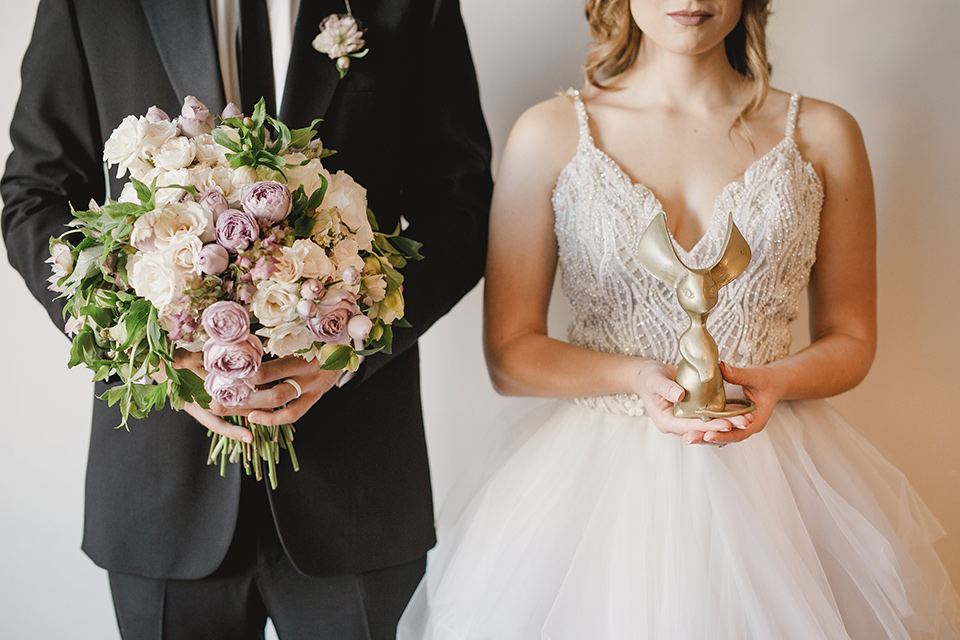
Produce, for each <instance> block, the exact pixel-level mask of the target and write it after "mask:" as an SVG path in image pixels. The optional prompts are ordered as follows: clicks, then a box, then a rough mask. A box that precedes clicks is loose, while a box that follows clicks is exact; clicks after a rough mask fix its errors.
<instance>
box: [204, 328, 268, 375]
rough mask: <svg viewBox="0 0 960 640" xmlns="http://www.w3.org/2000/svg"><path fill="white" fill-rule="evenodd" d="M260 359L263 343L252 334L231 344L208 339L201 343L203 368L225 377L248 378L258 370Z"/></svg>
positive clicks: (261, 358) (261, 357)
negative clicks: (203, 343)
mask: <svg viewBox="0 0 960 640" xmlns="http://www.w3.org/2000/svg"><path fill="white" fill-rule="evenodd" d="M261 360H263V344H261V342H260V340H259V338H257V337H256V336H253V335H248V336H247V337H246V338H245V339H244V340H241V341H240V342H236V343H233V344H223V343H220V342H217V341H216V340H210V341H208V342H207V343H206V344H205V345H203V368H204V369H206V370H207V371H209V372H210V373H215V374H217V375H220V376H224V377H226V378H249V377H250V376H252V375H254V374H255V373H256V372H257V371H259V370H260V361H261Z"/></svg>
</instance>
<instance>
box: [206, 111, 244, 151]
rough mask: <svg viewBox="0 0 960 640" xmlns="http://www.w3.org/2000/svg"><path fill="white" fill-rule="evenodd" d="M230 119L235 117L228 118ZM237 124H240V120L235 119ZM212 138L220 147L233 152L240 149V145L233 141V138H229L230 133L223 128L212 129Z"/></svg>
mask: <svg viewBox="0 0 960 640" xmlns="http://www.w3.org/2000/svg"><path fill="white" fill-rule="evenodd" d="M232 120H235V118H231V119H230V121H232ZM230 121H228V122H230ZM239 124H240V121H239V120H237V126H239ZM213 140H214V142H216V143H217V144H219V145H220V146H221V147H225V148H227V149H229V150H230V151H233V152H234V153H237V152H239V151H241V150H242V147H241V146H240V145H239V144H237V143H236V142H234V141H233V140H231V139H230V135H229V134H228V133H227V132H226V131H224V130H223V129H219V128H218V129H214V130H213Z"/></svg>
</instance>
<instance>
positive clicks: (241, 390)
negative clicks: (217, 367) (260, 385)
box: [203, 373, 254, 407]
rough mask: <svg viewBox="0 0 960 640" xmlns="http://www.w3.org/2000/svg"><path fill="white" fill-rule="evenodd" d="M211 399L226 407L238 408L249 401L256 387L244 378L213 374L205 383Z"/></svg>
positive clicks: (204, 385) (204, 386)
mask: <svg viewBox="0 0 960 640" xmlns="http://www.w3.org/2000/svg"><path fill="white" fill-rule="evenodd" d="M203 388H204V389H206V390H207V393H209V394H210V397H211V398H213V399H214V400H215V401H217V402H219V403H220V404H222V405H223V406H225V407H236V406H237V405H241V404H243V403H244V402H246V401H247V398H249V397H250V394H251V393H253V391H254V387H253V385H251V384H250V383H249V382H247V381H246V380H243V379H242V378H227V377H225V376H219V375H217V374H215V373H211V374H209V375H208V376H207V378H206V380H204V381H203Z"/></svg>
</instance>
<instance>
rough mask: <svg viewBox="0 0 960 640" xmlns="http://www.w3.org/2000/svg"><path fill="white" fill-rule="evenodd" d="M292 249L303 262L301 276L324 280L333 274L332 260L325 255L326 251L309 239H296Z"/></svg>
mask: <svg viewBox="0 0 960 640" xmlns="http://www.w3.org/2000/svg"><path fill="white" fill-rule="evenodd" d="M292 249H293V251H294V252H295V253H296V254H297V257H299V258H300V261H301V263H303V277H304V278H316V279H317V280H324V279H326V278H329V277H330V276H331V275H333V272H334V265H333V261H332V260H330V258H328V257H327V252H326V251H324V250H323V248H322V247H320V246H319V245H317V243H315V242H312V241H311V240H304V239H301V240H296V241H295V242H294V243H293V247H292Z"/></svg>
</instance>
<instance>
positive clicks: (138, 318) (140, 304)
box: [117, 298, 153, 351]
mask: <svg viewBox="0 0 960 640" xmlns="http://www.w3.org/2000/svg"><path fill="white" fill-rule="evenodd" d="M152 307H153V305H152V304H150V302H149V301H148V300H144V299H142V298H141V299H139V300H136V301H134V303H133V304H132V305H130V310H129V311H127V313H126V314H124V317H123V318H122V321H123V322H124V325H125V327H126V330H127V339H126V340H125V341H124V343H123V344H122V345H120V346H119V347H118V348H117V350H118V351H126V350H127V349H128V348H129V347H130V345H132V344H133V343H134V342H136V341H139V340H142V339H143V331H144V329H145V328H146V326H147V320H149V319H150V309H151V308H152Z"/></svg>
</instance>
